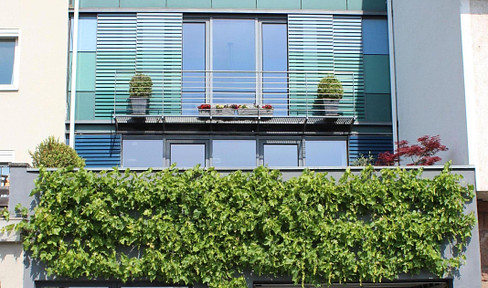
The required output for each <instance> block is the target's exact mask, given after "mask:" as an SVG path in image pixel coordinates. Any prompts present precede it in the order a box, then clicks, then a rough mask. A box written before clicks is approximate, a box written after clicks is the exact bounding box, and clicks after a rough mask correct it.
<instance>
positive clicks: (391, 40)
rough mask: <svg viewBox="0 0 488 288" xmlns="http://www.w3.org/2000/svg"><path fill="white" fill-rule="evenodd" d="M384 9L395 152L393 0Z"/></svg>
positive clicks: (396, 114)
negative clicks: (388, 50)
mask: <svg viewBox="0 0 488 288" xmlns="http://www.w3.org/2000/svg"><path fill="white" fill-rule="evenodd" d="M386 10H387V14H388V16H387V17H388V31H389V33H388V42H389V43H388V44H389V49H390V89H391V122H392V130H393V131H392V133H393V143H394V144H393V150H394V151H395V152H396V150H397V146H396V144H395V143H396V142H398V137H399V136H398V135H399V134H398V109H397V91H396V66H395V39H394V38H395V37H394V31H393V27H394V25H393V0H387V1H386Z"/></svg>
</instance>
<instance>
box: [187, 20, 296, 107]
mask: <svg viewBox="0 0 488 288" xmlns="http://www.w3.org/2000/svg"><path fill="white" fill-rule="evenodd" d="M243 19H245V20H254V24H255V25H254V30H255V31H254V44H255V45H254V46H255V47H254V53H255V69H254V71H249V73H252V72H261V71H263V30H262V29H263V24H284V25H286V27H288V20H287V19H286V17H285V16H284V15H276V16H270V15H255V14H251V15H243V14H231V15H219V14H215V15H199V14H196V15H184V18H183V25H185V24H186V23H202V24H205V70H204V71H205V72H206V73H205V74H206V75H205V79H206V81H205V91H204V93H205V103H210V104H222V103H214V97H213V94H214V92H213V77H212V71H214V68H213V60H214V59H213V56H212V55H213V30H214V29H213V25H214V24H213V22H214V20H243ZM287 43H288V39H287ZM286 49H287V51H288V45H287V47H286ZM286 65H287V68H286V70H287V71H288V70H289V59H288V57H287V59H286ZM262 78H263V75H261V76H260V77H256V90H255V92H256V95H255V103H256V104H257V105H262V104H263V87H262V82H263V80H262ZM288 85H289V84H288V83H287V90H288V89H289V87H288ZM287 101H288V95H287ZM249 104H252V103H249Z"/></svg>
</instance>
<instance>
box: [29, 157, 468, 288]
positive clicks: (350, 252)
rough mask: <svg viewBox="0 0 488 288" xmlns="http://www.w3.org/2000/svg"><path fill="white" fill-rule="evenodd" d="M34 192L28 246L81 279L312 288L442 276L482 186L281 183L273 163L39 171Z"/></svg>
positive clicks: (401, 181) (397, 176)
mask: <svg viewBox="0 0 488 288" xmlns="http://www.w3.org/2000/svg"><path fill="white" fill-rule="evenodd" d="M33 194H37V195H38V196H39V204H38V206H37V208H35V211H34V215H33V216H32V217H31V219H30V222H23V223H21V226H20V228H22V229H23V230H24V235H25V237H24V245H25V249H26V250H27V251H30V252H31V253H32V257H33V258H35V259H37V260H40V261H42V262H43V263H45V264H46V267H47V272H48V273H49V274H51V275H57V276H58V277H69V278H73V279H77V278H85V279H86V278H88V279H103V278H110V279H113V278H116V279H120V280H122V281H124V282H125V281H130V280H135V279H147V280H150V281H163V282H165V283H174V284H182V285H183V284H184V285H191V284H194V283H204V284H208V286H209V287H226V288H227V287H229V288H232V287H246V284H245V280H244V278H243V277H242V276H239V275H242V273H243V271H246V270H250V269H252V270H253V271H254V273H255V274H256V275H275V276H277V275H290V276H291V277H292V278H293V281H294V282H295V283H312V284H317V283H324V282H326V283H327V282H328V283H331V282H357V281H360V282H361V281H372V282H381V281H382V280H387V279H388V280H393V279H395V278H396V277H398V275H399V274H402V273H418V272H419V271H430V272H431V273H433V274H435V275H437V276H439V277H443V276H446V275H449V273H452V272H453V271H454V270H456V268H457V267H459V265H460V264H461V263H462V259H463V255H462V251H464V250H463V248H464V247H465V245H466V243H467V241H468V240H469V237H471V229H472V228H473V225H474V223H475V218H474V216H473V214H469V215H465V214H464V213H463V212H464V205H465V203H467V202H469V201H471V199H472V198H473V187H471V186H469V187H465V186H463V185H461V184H460V176H458V175H453V174H451V173H450V171H449V166H446V167H445V169H444V170H443V171H442V173H440V175H438V176H436V177H434V178H432V179H426V178H424V177H423V176H422V170H404V169H399V168H398V169H384V170H381V171H375V170H374V168H373V167H371V166H369V167H367V168H365V169H364V170H363V171H362V172H361V173H360V174H357V175H355V174H353V173H351V172H350V171H349V170H346V172H345V173H344V175H343V176H342V177H341V178H340V179H338V180H337V181H336V180H334V179H332V178H331V177H328V176H327V174H324V173H314V172H311V171H305V172H304V173H303V174H302V175H301V176H300V177H298V178H293V179H291V180H288V181H284V180H283V178H282V175H281V174H280V172H279V171H276V170H269V169H267V168H264V167H258V168H256V169H255V170H254V171H253V172H252V173H243V172H241V171H236V172H234V173H230V174H229V175H226V176H223V175H220V174H219V173H217V171H215V170H212V169H209V170H203V169H200V168H194V169H190V170H186V171H184V172H181V171H178V170H177V169H175V168H170V169H166V170H164V171H161V172H152V171H151V170H150V171H147V172H144V173H140V174H137V173H135V172H130V171H128V170H126V171H125V172H121V171H119V170H114V171H108V172H107V171H104V172H101V173H100V174H97V173H95V172H92V171H86V170H84V169H82V170H80V171H72V170H58V171H54V172H49V171H46V170H44V169H41V171H40V175H39V178H38V181H36V188H35V189H34V191H33ZM446 243H451V244H452V245H453V248H452V251H451V252H452V253H453V254H450V253H448V254H447V255H451V256H448V258H444V256H443V251H442V247H443V245H445V244H446ZM124 251H125V252H124ZM127 251H131V252H127ZM451 275H452V274H451Z"/></svg>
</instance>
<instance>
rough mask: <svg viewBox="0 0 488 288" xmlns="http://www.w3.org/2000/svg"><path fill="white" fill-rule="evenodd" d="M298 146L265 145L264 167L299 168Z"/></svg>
mask: <svg viewBox="0 0 488 288" xmlns="http://www.w3.org/2000/svg"><path fill="white" fill-rule="evenodd" d="M298 147H299V146H298V144H264V147H263V155H264V165H267V166H269V167H296V166H298V163H299V159H298V151H299V149H298Z"/></svg>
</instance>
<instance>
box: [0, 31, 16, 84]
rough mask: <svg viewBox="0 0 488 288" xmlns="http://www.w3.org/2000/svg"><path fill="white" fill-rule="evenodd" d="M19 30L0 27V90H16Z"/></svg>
mask: <svg viewBox="0 0 488 288" xmlns="http://www.w3.org/2000/svg"><path fill="white" fill-rule="evenodd" d="M18 46H19V31H18V30H16V29H0V91H10V90H18V73H19V48H18Z"/></svg>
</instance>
